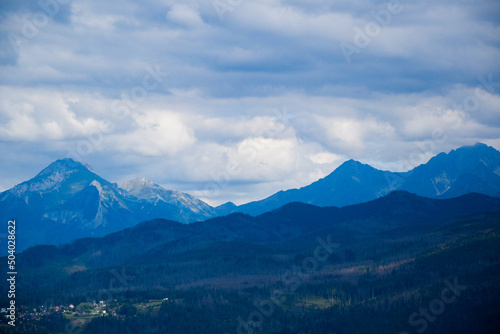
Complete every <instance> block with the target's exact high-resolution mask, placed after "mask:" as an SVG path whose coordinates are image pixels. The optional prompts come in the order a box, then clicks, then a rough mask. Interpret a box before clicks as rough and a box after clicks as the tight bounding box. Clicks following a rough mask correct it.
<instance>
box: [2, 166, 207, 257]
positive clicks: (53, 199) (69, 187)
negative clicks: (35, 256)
mask: <svg viewBox="0 0 500 334" xmlns="http://www.w3.org/2000/svg"><path fill="white" fill-rule="evenodd" d="M124 187H125V188H126V189H120V188H119V187H118V186H117V185H116V184H114V183H111V182H109V181H107V180H105V179H103V178H101V177H100V176H99V175H97V174H95V173H94V172H93V171H92V170H90V169H89V168H88V167H86V166H84V165H82V164H81V163H79V162H76V161H73V160H71V159H62V160H57V161H55V162H54V163H52V164H50V165H49V166H48V167H47V168H45V169H44V170H43V171H41V172H40V173H39V174H38V175H36V176H35V177H34V178H32V179H31V180H29V181H26V182H23V183H21V184H19V185H17V186H15V187H13V188H12V189H9V190H7V191H5V192H2V193H0V219H2V220H8V219H15V220H16V221H17V224H18V228H19V237H18V243H17V249H18V250H22V249H24V248H25V247H27V246H31V245H35V244H40V243H48V244H60V243H64V242H69V241H71V240H74V239H77V238H80V237H85V236H102V235H105V234H108V233H111V232H114V231H119V230H122V229H124V228H127V227H130V226H134V225H136V224H137V223H139V222H141V221H144V220H148V219H154V218H165V219H172V220H177V221H180V222H183V223H188V222H192V221H198V220H204V219H207V218H209V217H212V216H213V215H214V213H213V208H211V207H210V206H209V205H208V204H206V203H204V202H202V201H200V200H198V199H196V198H194V197H192V196H190V195H188V194H184V193H181V192H176V191H169V190H166V189H163V188H162V187H160V186H158V185H155V184H153V183H152V182H151V181H147V180H145V179H140V180H135V181H131V182H128V183H126V184H124Z"/></svg>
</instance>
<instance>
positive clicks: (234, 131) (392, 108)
mask: <svg viewBox="0 0 500 334" xmlns="http://www.w3.org/2000/svg"><path fill="white" fill-rule="evenodd" d="M499 24H500V2H499V1H497V0H468V1H464V0H454V1H451V0H450V1H448V0H442V1H430V0H429V1H427V0H420V1H417V0H402V1H397V0H390V1H372V0H339V1H323V0H288V1H287V0H187V1H172V0H144V1H128V0H123V1H102V0H73V1H70V0H40V1H26V0H23V1H20V0H2V2H1V3H0V156H1V159H2V160H1V165H0V191H4V190H6V189H9V188H11V187H13V186H14V185H16V184H18V183H20V182H23V181H26V180H28V179H30V178H32V177H34V176H35V175H36V174H37V173H38V172H40V171H41V170H42V169H43V168H45V167H46V166H47V165H49V164H50V163H51V162H53V161H54V160H56V159H61V158H66V157H71V158H73V159H75V160H78V161H81V162H82V163H87V164H89V165H91V166H92V167H93V169H94V171H95V172H96V173H97V174H99V175H100V176H102V177H104V178H105V179H107V180H109V181H111V182H117V183H120V182H123V181H126V180H128V179H133V178H136V177H146V178H148V179H150V180H152V181H154V182H155V183H157V184H160V185H162V186H164V187H165V188H168V189H175V190H179V191H184V192H188V193H190V194H192V195H194V196H197V197H199V198H201V199H203V200H205V201H207V203H209V204H212V205H218V204H222V203H224V202H226V201H233V202H234V203H236V204H242V203H245V202H248V201H252V200H258V199H262V198H265V197H267V196H269V195H271V194H273V193H275V192H277V191H279V190H285V189H289V188H296V187H301V186H305V185H308V184H310V183H312V182H314V181H316V180H318V179H319V178H321V177H324V176H326V175H328V174H329V173H331V172H332V171H333V170H334V169H335V168H337V167H338V166H339V165H340V164H342V163H343V162H344V161H346V160H349V159H355V160H358V161H361V162H363V163H367V164H370V165H372V166H374V167H376V168H379V169H384V170H391V171H405V170H409V169H411V168H413V167H416V166H417V165H419V164H421V163H425V162H427V161H428V160H429V159H430V158H431V157H432V156H434V155H436V154H438V153H440V152H448V151H450V150H452V149H456V148H458V147H460V146H463V145H472V144H474V143H476V142H483V143H486V144H488V145H490V146H493V147H495V148H496V149H500V26H499Z"/></svg>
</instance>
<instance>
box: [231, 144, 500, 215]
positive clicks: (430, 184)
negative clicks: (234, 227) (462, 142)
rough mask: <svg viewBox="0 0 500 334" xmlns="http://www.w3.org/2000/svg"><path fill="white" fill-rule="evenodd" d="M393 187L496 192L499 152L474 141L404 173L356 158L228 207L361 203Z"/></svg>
mask: <svg viewBox="0 0 500 334" xmlns="http://www.w3.org/2000/svg"><path fill="white" fill-rule="evenodd" d="M394 190H406V191H408V192H411V193H414V194H417V195H419V196H423V197H429V198H451V197H457V196H460V195H463V194H467V193H470V192H477V193H481V194H485V195H489V196H494V197H499V196H500V152H499V151H497V150H496V149H495V148H493V147H491V146H487V145H485V144H482V143H477V144H475V145H473V146H464V147H461V148H458V149H456V150H452V151H451V152H450V153H448V154H446V153H440V154H438V155H437V156H435V157H433V158H432V159H430V160H429V161H428V162H427V163H426V164H422V165H419V166H417V167H415V168H413V169H412V170H410V171H408V172H404V173H397V172H389V171H382V170H378V169H375V168H373V167H371V166H370V165H366V164H362V163H360V162H358V161H355V160H349V161H346V162H344V163H343V164H342V165H341V166H339V167H338V168H337V169H336V170H335V171H333V172H332V173H331V174H330V175H328V176H326V177H325V178H322V179H320V180H318V181H316V182H314V183H312V184H310V185H308V186H305V187H303V188H300V189H290V190H286V191H280V192H277V193H275V194H274V195H271V196H269V197H268V198H266V199H263V200H260V201H255V202H250V203H247V204H244V205H241V206H238V207H229V210H228V211H226V213H228V212H243V213H247V214H250V215H258V214H261V213H264V212H267V211H270V210H273V209H277V208H279V207H281V206H283V205H285V204H286V203H290V202H303V203H309V204H313V205H317V206H338V207H342V206H345V205H350V204H356V203H363V202H367V201H370V200H373V199H375V198H379V197H381V196H385V195H387V194H388V193H390V192H391V191H394Z"/></svg>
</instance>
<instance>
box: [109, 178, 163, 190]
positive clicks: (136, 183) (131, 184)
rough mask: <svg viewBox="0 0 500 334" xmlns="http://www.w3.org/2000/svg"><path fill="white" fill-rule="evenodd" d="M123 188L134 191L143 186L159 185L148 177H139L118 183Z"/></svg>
mask: <svg viewBox="0 0 500 334" xmlns="http://www.w3.org/2000/svg"><path fill="white" fill-rule="evenodd" d="M118 187H120V188H121V189H123V190H126V191H129V192H130V191H133V190H136V189H140V188H141V189H142V188H156V187H159V186H158V185H157V184H155V183H154V182H153V181H151V180H148V179H146V178H145V177H138V178H136V179H133V180H128V181H125V182H122V183H120V184H119V185H118Z"/></svg>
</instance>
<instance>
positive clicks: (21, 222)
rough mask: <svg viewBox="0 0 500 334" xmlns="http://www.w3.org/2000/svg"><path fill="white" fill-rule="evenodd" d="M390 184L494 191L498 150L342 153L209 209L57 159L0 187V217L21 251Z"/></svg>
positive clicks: (337, 202)
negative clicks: (381, 157)
mask: <svg viewBox="0 0 500 334" xmlns="http://www.w3.org/2000/svg"><path fill="white" fill-rule="evenodd" d="M394 190H405V191H408V192H411V193H414V194H417V195H419V196H424V197H429V198H440V199H443V198H451V197H457V196H460V195H464V194H467V193H471V192H476V193H480V194H485V195H489V196H493V197H500V152H498V151H497V150H495V149H494V148H493V147H490V146H487V145H485V144H481V143H478V144H475V145H473V146H468V147H461V148H459V149H457V150H453V151H451V152H450V153H448V154H445V153H441V154H438V155H437V156H435V157H433V158H432V159H431V160H429V162H428V163H426V164H423V165H420V166H418V167H416V168H414V169H412V170H410V171H408V172H404V173H397V172H389V171H381V170H378V169H375V168H373V167H371V166H369V165H365V164H362V163H360V162H357V161H354V160H349V161H346V162H345V163H343V164H342V165H341V166H340V167H338V168H337V169H336V170H335V171H333V172H332V173H331V174H330V175H328V176H326V177H325V178H323V179H320V180H318V181H316V182H314V183H312V184H310V185H308V186H305V187H303V188H300V189H290V190H286V191H280V192H278V193H276V194H274V195H272V196H270V197H268V198H266V199H264V200H261V201H256V202H251V203H247V204H244V205H241V206H236V205H234V204H232V203H226V204H223V205H221V206H219V207H216V208H214V207H211V206H210V205H208V204H207V203H205V202H203V201H201V200H199V199H196V198H194V197H193V196H191V195H189V194H185V193H182V192H177V191H173V190H167V189H164V188H162V187H161V186H159V185H156V184H154V183H153V182H152V181H149V180H147V179H144V178H138V179H135V180H131V181H127V182H124V183H122V184H120V185H117V184H115V183H111V182H109V181H107V180H105V179H103V178H102V177H100V176H99V175H97V174H96V173H94V172H93V171H92V169H91V168H90V167H89V166H85V165H83V164H81V163H80V162H76V161H74V160H71V159H62V160H57V161H55V162H54V163H52V164H51V165H49V166H48V167H47V168H45V169H44V170H43V171H41V172H40V173H39V174H38V175H36V176H35V177H34V178H32V179H31V180H28V181H26V182H23V183H21V184H19V185H17V186H15V187H13V188H11V189H9V190H7V191H4V192H2V193H0V219H2V220H3V221H5V220H8V219H16V221H17V224H18V227H19V228H18V230H19V235H18V246H17V247H18V250H22V249H24V248H26V247H28V246H32V245H36V244H42V243H43V244H56V245H57V244H61V243H65V242H69V241H71V240H74V239H77V238H81V237H86V236H103V235H106V234H108V233H112V232H116V231H119V230H122V229H124V228H129V227H132V226H134V225H136V224H138V223H139V222H141V221H146V220H151V219H155V218H163V219H168V220H172V221H177V222H181V223H192V222H196V221H204V220H207V219H210V218H214V217H217V216H222V215H227V214H230V213H234V212H241V213H245V214H249V215H252V216H257V215H260V214H263V213H265V212H268V211H271V210H275V209H278V208H280V207H282V206H284V205H286V204H288V203H292V202H302V203H306V204H311V205H315V206H320V207H329V206H334V207H343V206H347V205H352V204H357V203H364V202H367V201H371V200H374V199H376V198H379V197H382V196H385V195H387V194H389V193H391V192H392V191H394Z"/></svg>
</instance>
